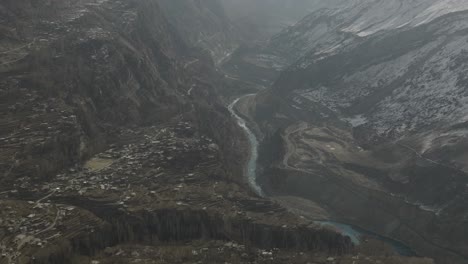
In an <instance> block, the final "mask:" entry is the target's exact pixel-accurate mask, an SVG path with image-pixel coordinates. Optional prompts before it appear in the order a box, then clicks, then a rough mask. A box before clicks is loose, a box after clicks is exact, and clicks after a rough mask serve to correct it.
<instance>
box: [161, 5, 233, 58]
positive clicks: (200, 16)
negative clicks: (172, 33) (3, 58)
mask: <svg viewBox="0 0 468 264" xmlns="http://www.w3.org/2000/svg"><path fill="white" fill-rule="evenodd" d="M159 2H160V4H161V6H162V8H163V9H164V12H165V15H166V17H167V19H168V20H169V21H170V22H171V23H172V24H173V25H174V27H175V28H176V29H177V31H178V32H179V34H180V36H181V37H182V38H184V40H185V41H186V42H187V43H188V44H189V45H191V46H194V47H199V48H201V49H203V50H204V51H205V52H207V53H208V54H210V55H211V56H212V57H213V59H214V60H215V62H218V63H219V62H221V61H222V60H223V59H225V58H226V57H228V56H229V55H230V54H231V53H232V52H233V51H234V50H235V49H236V48H237V47H238V45H239V43H240V41H241V38H240V36H239V33H238V30H237V29H236V28H235V27H234V26H233V24H232V23H231V21H230V19H229V18H228V17H227V15H226V13H225V10H224V6H223V4H222V2H221V1H220V0H209V1H201V0H190V1H170V0H159Z"/></svg>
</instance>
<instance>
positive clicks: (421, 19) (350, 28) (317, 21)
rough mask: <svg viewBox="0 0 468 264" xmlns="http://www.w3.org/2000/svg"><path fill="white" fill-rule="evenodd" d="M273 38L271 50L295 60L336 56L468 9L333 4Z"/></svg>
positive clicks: (379, 2)
mask: <svg viewBox="0 0 468 264" xmlns="http://www.w3.org/2000/svg"><path fill="white" fill-rule="evenodd" d="M321 7H323V8H322V9H319V10H317V11H316V12H313V13H311V14H310V15H308V16H307V17H305V18H304V19H303V20H302V21H300V22H299V23H297V24H296V25H294V26H293V27H290V28H287V29H285V30H284V31H283V32H281V33H279V34H278V35H276V36H275V37H273V38H272V40H271V42H270V44H269V49H270V50H273V51H275V52H277V53H279V54H281V55H282V56H284V57H286V58H288V59H289V60H292V61H294V60H295V59H298V58H300V57H301V56H303V55H305V54H306V53H308V52H314V53H316V54H320V53H324V54H327V53H331V54H334V53H336V51H337V50H339V49H341V48H342V47H343V46H346V44H348V43H350V42H352V41H353V40H356V39H361V38H364V37H367V36H370V35H373V34H376V33H379V32H382V31H388V30H394V29H399V28H411V27H415V26H419V25H422V24H426V23H429V22H431V21H433V20H434V19H437V18H438V17H441V16H443V15H446V14H449V13H453V12H458V11H463V10H466V9H468V4H467V3H466V1H462V0H443V1H442V0H430V1H423V0H412V1H402V0H390V1H383V0H353V1H332V2H328V1H327V4H326V5H325V4H323V5H322V6H321Z"/></svg>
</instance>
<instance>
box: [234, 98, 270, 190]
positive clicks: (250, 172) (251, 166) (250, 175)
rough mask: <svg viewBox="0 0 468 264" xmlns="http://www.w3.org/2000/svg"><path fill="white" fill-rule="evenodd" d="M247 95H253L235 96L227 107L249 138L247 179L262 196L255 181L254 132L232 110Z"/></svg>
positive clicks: (255, 145)
mask: <svg viewBox="0 0 468 264" xmlns="http://www.w3.org/2000/svg"><path fill="white" fill-rule="evenodd" d="M247 96H253V94H248V95H244V96H242V97H239V98H237V99H236V100H234V101H233V102H232V103H231V104H230V105H229V107H228V109H229V112H231V115H232V116H234V117H235V118H236V119H237V124H238V125H239V126H240V127H241V128H242V129H243V130H244V131H245V133H246V134H247V137H248V139H249V145H250V153H249V160H248V163H247V168H246V176H247V181H248V182H249V185H250V187H251V188H252V189H253V190H254V191H255V193H257V194H258V195H260V196H262V197H263V196H264V193H263V191H262V188H261V187H260V186H259V185H258V183H257V159H258V140H257V137H256V136H255V134H254V133H253V132H252V131H251V130H250V128H249V127H248V126H247V122H245V120H244V119H243V118H242V117H240V116H239V115H238V114H237V113H236V110H234V106H236V104H237V103H238V102H239V100H240V99H242V98H244V97H247Z"/></svg>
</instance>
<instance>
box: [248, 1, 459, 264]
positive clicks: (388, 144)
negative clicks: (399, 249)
mask: <svg viewBox="0 0 468 264" xmlns="http://www.w3.org/2000/svg"><path fill="white" fill-rule="evenodd" d="M373 3H374V2H373ZM376 3H380V4H381V5H378V6H375V5H374V4H371V5H368V6H367V5H366V6H365V8H362V7H361V9H360V10H361V11H360V12H361V13H360V14H356V17H355V18H354V19H353V20H351V22H352V23H346V27H345V24H340V23H336V24H333V23H334V22H333V21H332V22H330V21H328V22H327V21H326V20H323V21H325V22H323V23H324V25H325V24H328V25H330V23H331V24H333V26H332V27H330V28H327V27H320V26H319V25H320V24H317V23H314V22H313V21H315V20H310V21H309V22H310V24H307V23H304V21H307V19H306V20H304V21H303V22H301V23H299V24H298V25H296V27H297V29H298V30H302V31H303V30H309V29H308V28H309V26H311V27H312V28H311V29H310V32H311V34H312V35H313V34H317V35H316V36H314V37H313V38H311V39H312V41H311V42H309V40H306V41H305V42H301V41H302V40H301V41H299V42H297V43H296V44H297V45H298V46H301V47H302V46H303V45H312V46H311V47H312V50H311V51H307V50H308V48H307V47H306V48H304V49H303V51H302V52H303V54H305V55H303V56H301V55H300V54H297V56H299V57H300V58H299V59H298V60H297V62H296V63H294V64H293V65H292V66H291V67H290V68H288V69H287V70H286V71H284V72H283V73H282V74H281V76H280V77H279V79H278V81H277V82H276V83H275V84H274V86H273V87H272V88H271V89H269V90H267V91H265V92H263V93H260V94H259V95H258V96H257V100H256V104H257V105H256V120H257V122H258V123H259V124H260V126H261V127H262V130H263V133H264V135H265V137H266V138H265V142H270V144H273V143H272V142H276V143H274V144H277V145H280V147H277V149H282V151H283V153H282V154H283V156H284V158H282V159H276V161H275V163H274V164H273V165H271V164H266V165H265V166H267V167H269V171H268V174H266V175H265V176H264V181H265V182H266V184H268V185H270V186H271V188H272V192H273V195H297V196H301V197H306V198H309V199H312V200H314V201H316V202H318V203H321V204H325V205H326V207H327V208H329V209H330V210H331V211H332V212H333V214H335V217H337V218H339V219H344V221H350V222H352V223H354V224H363V223H365V225H367V226H368V227H372V228H373V230H375V231H377V232H380V233H384V234H387V235H390V236H394V237H396V238H398V239H402V240H403V241H405V242H408V243H412V245H415V247H416V248H419V250H422V252H425V253H426V254H429V255H431V256H433V257H435V258H436V259H437V260H438V261H439V262H440V263H464V262H463V261H466V258H467V256H466V254H465V252H467V246H468V245H467V244H466V240H465V239H464V238H463V237H464V236H466V233H464V232H465V231H466V230H467V229H466V226H467V225H466V219H467V216H468V211H467V210H465V209H461V208H462V207H463V204H466V201H467V200H468V189H467V186H468V176H467V175H468V174H467V173H468V170H467V168H468V167H467V163H466V155H467V153H466V146H467V144H468V141H467V140H466V136H467V135H468V130H467V129H466V122H467V120H466V116H467V111H468V109H467V107H466V106H467V105H468V104H467V103H468V101H467V100H468V97H467V94H466V90H467V84H466V81H465V79H466V78H465V74H464V73H465V72H466V70H467V67H468V66H467V65H468V64H467V60H466V52H467V44H466V43H468V23H467V22H466V21H468V12H466V11H458V10H464V9H466V6H465V4H464V3H461V2H456V1H449V2H445V1H431V2H428V3H425V4H424V8H422V9H416V10H419V12H420V14H421V15H418V16H416V17H415V18H414V19H413V17H414V13H411V12H409V11H408V12H406V10H409V9H410V8H413V6H412V5H410V6H405V5H403V4H402V5H401V7H402V8H403V7H404V8H407V9H397V12H398V15H397V17H399V19H398V21H397V22H398V23H393V22H395V21H393V20H391V19H387V18H386V17H385V16H382V15H381V16H369V17H366V16H367V15H368V14H370V13H374V14H379V12H380V13H382V12H383V11H384V10H385V12H388V10H389V7H388V6H387V4H385V5H384V4H383V2H379V1H376ZM406 3H407V4H416V2H406ZM449 3H451V4H453V6H452V7H453V8H452V9H447V10H451V11H454V10H457V12H453V13H450V14H445V15H444V13H446V11H447V10H446V9H444V10H442V9H441V8H442V6H443V5H442V4H449ZM388 4H390V2H388ZM420 6H423V4H421V5H417V7H420ZM390 7H393V5H390ZM374 8H379V9H377V10H378V11H379V12H377V11H376V10H375V9H374ZM367 10H371V11H372V12H370V11H369V13H368V12H367ZM363 11H365V12H364V13H362V12H363ZM320 12H322V13H320ZM327 12H331V11H330V10H322V11H318V12H317V13H315V14H314V15H313V17H314V19H320V18H317V14H327ZM334 12H335V11H334ZM342 12H343V14H345V13H346V14H347V13H348V10H346V11H344V10H343V11H342ZM406 14H408V15H406ZM407 17H411V19H406V20H405V18H407ZM335 22H336V21H335ZM348 22H349V21H348ZM400 22H401V23H400ZM421 22H424V23H421ZM364 25H367V26H364ZM296 27H293V28H291V29H289V31H290V32H295V28H296ZM345 31H346V32H345ZM364 33H365V34H364ZM368 33H369V34H368ZM293 35H294V34H293ZM295 35H297V36H298V38H299V39H300V34H295ZM285 36H286V35H285ZM324 36H326V38H323V37H324ZM275 41H276V40H275ZM294 41H295V39H294V37H293V39H292V40H291V41H289V42H288V41H287V40H286V39H283V40H282V41H281V42H282V43H294ZM321 41H325V42H321ZM327 41H328V42H327ZM304 43H306V44H304ZM307 43H308V44H307ZM320 43H321V44H322V45H323V46H320V45H321V44H320ZM296 44H295V45H296ZM336 45H341V46H339V48H336V49H334V48H333V47H335V46H336ZM290 48H291V47H286V49H285V50H289V49H290ZM327 48H329V49H328V50H327ZM274 135H280V138H279V139H278V138H276V139H274V138H273V137H274ZM278 141H279V143H278ZM265 155H267V156H268V155H269V154H265ZM301 173H303V174H304V175H302V176H300V175H301ZM268 175H270V176H268ZM323 177H326V178H330V179H333V180H331V182H333V184H331V185H330V183H329V182H326V183H323V182H320V184H323V185H320V184H319V183H317V182H316V181H314V180H317V181H321V180H320V179H321V178H323ZM278 182H280V183H278ZM317 184H319V185H320V186H322V187H323V188H322V189H315V187H314V186H316V185H317ZM301 186H309V188H310V189H313V190H314V191H312V190H310V189H309V191H308V190H307V189H306V187H301ZM325 186H328V187H325ZM336 188H343V189H344V190H342V191H339V192H338V191H337V190H336ZM349 188H351V189H352V190H353V191H350V190H349ZM332 190H333V192H332ZM345 190H346V191H345ZM360 192H365V193H367V192H369V193H371V194H369V197H367V198H363V197H361V196H359V195H358V193H360ZM332 195H336V196H337V197H336V198H330V197H333V196H332ZM355 199H356V200H355ZM361 199H362V200H361ZM345 201H346V202H345ZM358 201H359V202H358ZM377 201H378V202H377ZM390 201H391V202H390ZM397 201H398V202H397ZM393 203H397V204H399V205H390V204H393ZM363 204H366V205H367V206H368V207H369V208H373V209H372V210H376V212H375V213H373V214H370V213H368V211H366V210H361V209H362V207H361V206H363ZM372 204H373V205H372ZM383 204H386V205H383ZM402 208H405V209H402ZM410 208H411V209H410ZM404 210H410V211H412V212H413V213H411V214H404V213H402V211H404ZM426 213H429V214H432V216H431V217H428V216H427V215H426ZM383 215H385V217H382V216H383ZM429 218H430V219H431V220H428V222H425V220H423V219H429ZM390 219H392V220H390ZM395 222H398V223H399V226H398V227H397V226H392V223H395ZM423 222H424V223H423ZM389 226H392V228H390V227H389ZM401 226H406V227H409V228H410V230H412V232H417V233H418V236H416V237H419V238H416V237H408V232H401V230H399V229H400V228H401ZM455 230H457V231H455ZM462 233H464V235H461V234H462ZM421 237H423V238H424V239H423V240H424V241H418V239H420V238H421ZM428 241H430V244H432V243H433V244H432V246H434V245H437V247H438V249H435V248H432V249H429V250H428V248H427V247H428V246H427V244H426V243H427V242H428ZM441 249H442V250H441ZM439 250H441V251H439ZM444 250H445V251H446V252H444ZM454 252H456V253H455V255H457V256H456V257H454V258H453V259H451V258H450V257H448V256H449V255H452V254H453V253H454Z"/></svg>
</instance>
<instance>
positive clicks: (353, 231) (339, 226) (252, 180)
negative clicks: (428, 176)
mask: <svg viewBox="0 0 468 264" xmlns="http://www.w3.org/2000/svg"><path fill="white" fill-rule="evenodd" d="M248 96H254V94H248V95H244V96H241V97H239V98H237V99H235V100H234V101H233V102H232V103H231V104H230V105H229V106H228V110H229V112H230V113H231V115H232V116H233V117H234V118H236V120H237V124H238V125H239V127H241V128H242V129H243V130H244V131H245V133H246V134H247V137H248V140H249V144H250V153H249V160H248V163H247V168H246V176H247V180H248V183H249V185H250V187H251V188H252V189H253V190H254V191H255V192H256V193H257V194H258V195H259V196H262V197H264V196H265V195H264V193H263V190H262V188H261V187H260V186H259V185H258V183H257V159H258V146H259V143H258V140H257V137H256V136H255V134H254V133H253V132H252V130H250V128H249V127H248V126H247V122H246V121H245V120H244V119H243V118H242V117H241V116H239V115H238V114H237V112H236V110H235V109H234V108H235V106H236V104H237V103H238V102H239V100H241V99H242V98H244V97H248ZM315 223H316V224H319V225H321V226H331V227H333V228H334V229H335V230H337V231H338V232H340V233H341V234H343V235H346V236H349V237H350V238H351V241H352V242H353V243H354V244H356V245H359V244H360V242H361V238H362V237H363V236H368V237H372V238H375V239H378V240H381V241H383V242H385V243H387V244H389V245H391V246H392V248H393V249H394V250H395V251H396V252H397V253H399V254H400V255H402V256H415V255H416V253H415V252H414V251H413V250H412V249H411V248H410V247H408V246H406V245H404V244H403V243H401V242H400V241H397V240H394V239H391V238H388V237H384V236H381V235H379V234H376V233H373V232H370V231H368V230H365V229H362V228H359V227H355V226H351V225H348V224H344V223H339V222H333V221H315Z"/></svg>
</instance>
